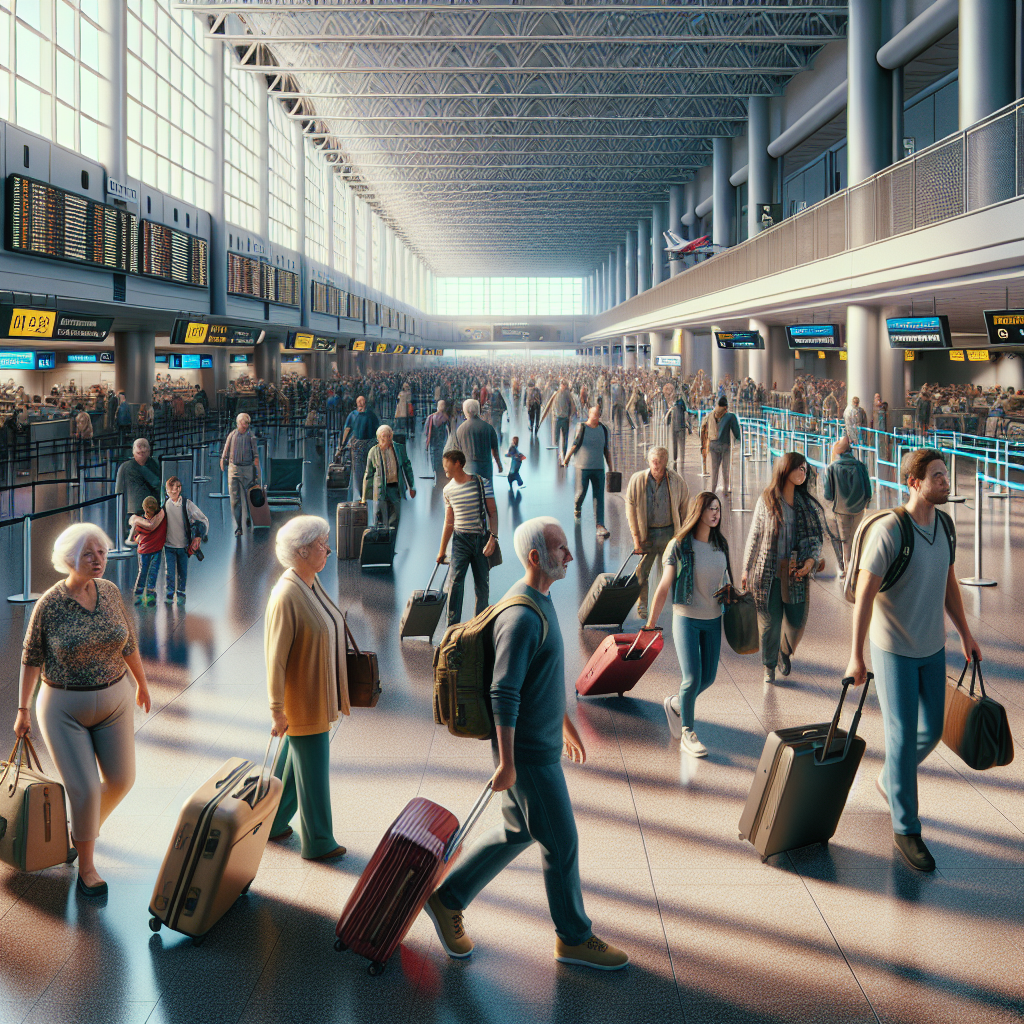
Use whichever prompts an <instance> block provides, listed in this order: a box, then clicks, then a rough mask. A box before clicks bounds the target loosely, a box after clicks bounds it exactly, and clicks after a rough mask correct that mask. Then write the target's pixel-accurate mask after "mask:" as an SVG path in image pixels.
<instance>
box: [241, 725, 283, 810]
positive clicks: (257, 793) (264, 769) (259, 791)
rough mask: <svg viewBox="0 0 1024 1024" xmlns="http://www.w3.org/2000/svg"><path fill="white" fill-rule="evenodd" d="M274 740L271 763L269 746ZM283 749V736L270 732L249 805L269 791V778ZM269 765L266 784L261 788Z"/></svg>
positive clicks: (252, 805)
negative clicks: (275, 750)
mask: <svg viewBox="0 0 1024 1024" xmlns="http://www.w3.org/2000/svg"><path fill="white" fill-rule="evenodd" d="M274 740H277V753H276V754H275V755H274V760H273V763H271V761H270V748H271V747H272V746H273V745H274ZM283 749H284V737H283V736H275V735H274V734H273V733H271V734H270V739H269V740H268V741H267V752H266V753H265V754H264V755H263V767H262V768H260V774H259V779H258V780H257V783H256V788H255V789H254V790H253V800H252V803H251V804H250V805H249V806H250V807H255V806H256V805H257V804H258V803H259V802H260V801H261V800H262V799H263V798H264V797H265V796H266V795H267V794H268V793H269V792H270V779H271V776H273V774H274V772H275V771H277V762H278V759H279V758H280V757H281V751H282V750H283ZM268 764H269V765H270V775H267V786H266V789H264V788H263V776H264V775H266V773H267V765H268Z"/></svg>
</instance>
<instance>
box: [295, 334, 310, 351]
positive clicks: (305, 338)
mask: <svg viewBox="0 0 1024 1024" xmlns="http://www.w3.org/2000/svg"><path fill="white" fill-rule="evenodd" d="M295 347H296V348H312V347H313V335H312V334H296V335H295Z"/></svg>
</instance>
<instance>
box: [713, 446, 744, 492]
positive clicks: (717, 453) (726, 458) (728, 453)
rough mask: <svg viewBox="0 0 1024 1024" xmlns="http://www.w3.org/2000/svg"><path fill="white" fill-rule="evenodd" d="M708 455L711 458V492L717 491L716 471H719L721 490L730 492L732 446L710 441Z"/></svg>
mask: <svg viewBox="0 0 1024 1024" xmlns="http://www.w3.org/2000/svg"><path fill="white" fill-rule="evenodd" d="M708 454H709V455H710V456H711V490H712V491H717V490H718V471H719V470H721V471H722V489H723V490H724V491H725V492H726V493H728V492H729V491H731V490H732V445H731V444H723V443H722V442H721V441H712V442H711V444H709V445H708ZM742 457H743V455H742V453H741V454H740V458H742Z"/></svg>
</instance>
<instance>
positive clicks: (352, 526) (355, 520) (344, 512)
mask: <svg viewBox="0 0 1024 1024" xmlns="http://www.w3.org/2000/svg"><path fill="white" fill-rule="evenodd" d="M336 517H337V527H336V529H335V537H336V540H337V548H338V558H358V557H359V548H360V545H361V544H362V540H363V533H364V532H365V530H366V518H367V513H366V506H365V505H364V504H363V503H362V502H361V501H339V502H338V507H337V510H336Z"/></svg>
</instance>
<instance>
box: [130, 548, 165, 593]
mask: <svg viewBox="0 0 1024 1024" xmlns="http://www.w3.org/2000/svg"><path fill="white" fill-rule="evenodd" d="M159 571H160V552H159V551H150V552H149V553H148V554H145V555H144V554H143V553H142V552H141V551H140V552H139V575H138V576H136V577H135V593H136V594H141V593H142V591H143V590H156V574H157V573H158V572H159Z"/></svg>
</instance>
